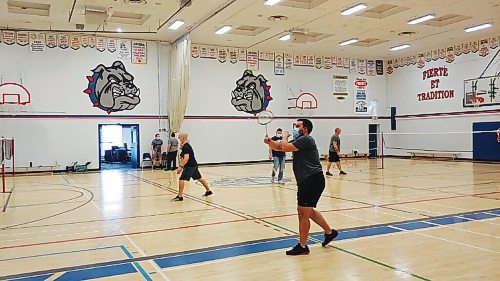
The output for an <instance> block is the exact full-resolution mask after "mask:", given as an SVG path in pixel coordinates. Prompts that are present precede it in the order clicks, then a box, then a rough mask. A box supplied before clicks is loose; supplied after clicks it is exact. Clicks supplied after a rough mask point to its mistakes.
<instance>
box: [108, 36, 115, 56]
mask: <svg viewBox="0 0 500 281" xmlns="http://www.w3.org/2000/svg"><path fill="white" fill-rule="evenodd" d="M108 51H109V52H111V53H114V52H116V39H114V38H108Z"/></svg>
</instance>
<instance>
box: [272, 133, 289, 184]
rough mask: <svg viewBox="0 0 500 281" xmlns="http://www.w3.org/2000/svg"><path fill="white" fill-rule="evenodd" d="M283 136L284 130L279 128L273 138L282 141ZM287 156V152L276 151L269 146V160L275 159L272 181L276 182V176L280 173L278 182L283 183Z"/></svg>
mask: <svg viewBox="0 0 500 281" xmlns="http://www.w3.org/2000/svg"><path fill="white" fill-rule="evenodd" d="M282 138H283V130H281V128H278V129H277V130H276V135H275V136H274V137H272V138H271V140H273V141H277V142H280V141H281V139H282ZM285 157H286V153H285V152H283V151H276V150H273V149H271V148H269V160H273V171H272V173H271V183H274V177H275V176H276V174H278V183H279V184H283V183H284V182H283V170H285Z"/></svg>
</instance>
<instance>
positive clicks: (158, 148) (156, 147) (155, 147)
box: [151, 133, 163, 167]
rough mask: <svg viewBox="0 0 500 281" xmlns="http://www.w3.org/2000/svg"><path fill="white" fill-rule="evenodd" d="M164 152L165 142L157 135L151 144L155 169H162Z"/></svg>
mask: <svg viewBox="0 0 500 281" xmlns="http://www.w3.org/2000/svg"><path fill="white" fill-rule="evenodd" d="M162 152H163V140H162V139H161V138H160V134H158V133H157V134H156V135H155V138H154V139H153V141H152V142H151V155H152V156H153V167H161V154H162Z"/></svg>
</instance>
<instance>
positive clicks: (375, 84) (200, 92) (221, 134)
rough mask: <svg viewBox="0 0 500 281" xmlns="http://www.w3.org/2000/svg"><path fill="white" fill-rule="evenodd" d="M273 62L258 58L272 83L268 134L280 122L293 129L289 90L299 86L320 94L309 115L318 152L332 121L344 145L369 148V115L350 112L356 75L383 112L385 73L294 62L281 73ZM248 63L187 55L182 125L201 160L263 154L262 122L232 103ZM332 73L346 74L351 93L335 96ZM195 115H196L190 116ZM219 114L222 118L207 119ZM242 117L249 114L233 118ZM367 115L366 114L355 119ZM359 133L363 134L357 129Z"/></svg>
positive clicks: (346, 148) (324, 148) (322, 149)
mask: <svg viewBox="0 0 500 281" xmlns="http://www.w3.org/2000/svg"><path fill="white" fill-rule="evenodd" d="M273 66H274V65H273V62H267V61H261V62H260V66H259V71H254V74H255V75H258V74H262V75H264V77H265V78H266V79H267V80H268V82H267V83H268V85H270V86H271V90H270V92H271V96H272V97H273V100H272V101H271V102H270V105H269V107H268V109H269V110H270V111H272V112H273V113H274V116H275V119H274V121H273V122H272V123H271V124H269V125H268V131H269V134H273V133H274V132H275V130H276V128H278V127H281V128H283V129H285V130H291V129H292V124H293V123H294V122H295V120H296V119H297V118H298V117H299V116H297V115H296V114H295V113H291V114H292V115H290V112H289V110H288V109H287V107H288V91H289V89H292V91H294V92H295V93H299V92H300V90H303V91H304V92H310V93H313V94H314V95H315V96H316V98H317V100H318V105H319V106H318V109H317V110H316V111H315V112H314V114H313V116H312V121H313V124H314V126H315V127H314V130H313V133H312V135H313V137H314V138H315V139H316V142H317V144H318V147H319V148H320V152H327V149H328V143H329V140H330V136H331V134H332V133H333V130H334V128H335V127H341V128H342V129H343V134H344V136H343V142H342V150H343V151H344V152H350V151H351V150H352V149H357V150H358V151H360V152H363V151H364V152H367V151H368V136H367V133H368V124H369V123H372V120H371V119H370V118H369V116H368V115H356V114H354V105H353V103H354V98H353V94H352V93H353V90H354V81H355V79H356V78H358V77H359V78H366V79H367V81H368V87H367V93H368V99H372V98H376V99H378V100H379V101H380V106H379V108H380V109H381V110H379V114H380V115H387V110H386V105H385V100H386V96H385V95H386V81H385V80H386V77H385V75H384V76H364V75H355V74H352V75H351V74H349V70H348V69H344V68H336V67H334V68H333V69H330V70H325V69H319V70H318V69H316V68H314V67H294V68H293V69H285V75H284V76H276V75H274V69H273ZM245 69H246V63H245V62H238V63H236V64H231V63H229V62H226V63H220V62H219V61H217V60H210V59H202V58H197V59H193V58H192V59H191V79H192V80H191V84H190V93H189V95H190V96H189V102H188V106H187V110H186V117H187V118H186V119H185V120H184V122H183V125H182V128H181V131H184V132H188V133H189V136H190V139H191V143H192V145H193V147H194V149H195V152H196V157H197V160H198V162H200V163H213V162H239V161H257V160H264V159H267V146H266V145H264V143H263V136H264V135H265V128H264V127H263V126H261V125H259V124H258V123H257V121H256V120H255V119H254V118H252V117H253V116H252V115H251V114H248V113H245V112H241V111H237V110H236V109H235V108H234V107H233V106H232V105H231V91H232V90H233V89H234V88H235V86H236V81H237V80H238V79H239V78H241V76H242V75H243V72H244V70H245ZM333 74H346V75H349V85H350V89H349V90H350V95H349V97H348V98H347V100H346V101H345V102H343V103H339V102H338V101H336V100H335V99H334V97H333V95H332V92H333V84H332V83H333V82H332V76H333ZM193 116H196V117H197V118H196V119H195V118H193ZM213 116H221V117H225V118H226V119H210V118H211V117H213ZM231 117H235V118H241V117H243V118H246V117H248V119H235V118H233V119H231ZM356 117H365V119H354V118H356ZM360 134H361V135H360Z"/></svg>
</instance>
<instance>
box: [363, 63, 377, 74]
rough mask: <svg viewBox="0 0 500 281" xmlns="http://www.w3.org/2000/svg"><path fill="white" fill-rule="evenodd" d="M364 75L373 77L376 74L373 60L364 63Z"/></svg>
mask: <svg viewBox="0 0 500 281" xmlns="http://www.w3.org/2000/svg"><path fill="white" fill-rule="evenodd" d="M366 74H367V75H368V76H375V75H376V74H377V71H376V70H375V61H374V60H368V61H366Z"/></svg>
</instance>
